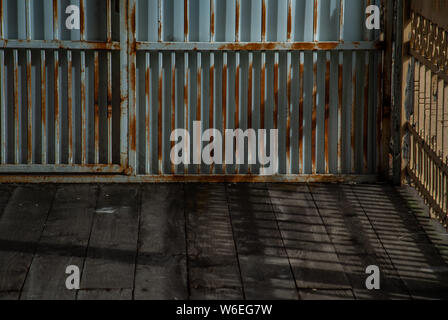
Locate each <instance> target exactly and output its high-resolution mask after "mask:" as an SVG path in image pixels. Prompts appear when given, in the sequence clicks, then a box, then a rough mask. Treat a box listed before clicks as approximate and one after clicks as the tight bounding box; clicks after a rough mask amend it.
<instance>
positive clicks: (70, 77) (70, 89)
mask: <svg viewBox="0 0 448 320" xmlns="http://www.w3.org/2000/svg"><path fill="white" fill-rule="evenodd" d="M67 60H68V62H67V71H68V72H67V78H68V79H67V80H68V81H67V91H68V92H67V98H68V102H67V109H68V110H67V118H68V120H67V122H68V161H69V163H70V164H71V163H73V119H72V117H73V71H72V70H73V62H72V52H71V51H67ZM95 62H96V61H95ZM95 85H96V82H95ZM95 111H96V109H95Z"/></svg>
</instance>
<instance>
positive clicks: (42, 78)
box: [40, 51, 47, 164]
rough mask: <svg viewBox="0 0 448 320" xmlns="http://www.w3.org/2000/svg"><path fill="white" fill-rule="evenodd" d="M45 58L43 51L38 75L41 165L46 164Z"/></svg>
mask: <svg viewBox="0 0 448 320" xmlns="http://www.w3.org/2000/svg"><path fill="white" fill-rule="evenodd" d="M46 64H47V62H46V57H45V51H42V52H41V65H40V68H41V71H40V72H41V73H40V90H41V104H40V105H41V123H42V164H46V163H47V86H46V79H47V73H46Z"/></svg>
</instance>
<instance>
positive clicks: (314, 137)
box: [311, 63, 317, 172]
mask: <svg viewBox="0 0 448 320" xmlns="http://www.w3.org/2000/svg"><path fill="white" fill-rule="evenodd" d="M313 73H314V83H313V114H312V124H311V130H312V133H311V159H312V164H313V172H315V171H316V143H317V141H316V140H317V135H316V131H317V130H316V125H317V112H316V111H317V63H314V64H313Z"/></svg>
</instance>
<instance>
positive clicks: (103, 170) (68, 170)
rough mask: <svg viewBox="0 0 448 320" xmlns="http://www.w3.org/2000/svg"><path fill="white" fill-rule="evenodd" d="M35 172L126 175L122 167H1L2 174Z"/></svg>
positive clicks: (98, 165) (88, 165)
mask: <svg viewBox="0 0 448 320" xmlns="http://www.w3.org/2000/svg"><path fill="white" fill-rule="evenodd" d="M26 171H28V172H33V173H47V174H57V173H94V174H111V173H124V171H125V170H124V169H123V167H122V166H120V165H101V164H97V165H90V164H83V165H75V164H72V165H63V164H59V165H36V164H35V165H33V166H32V167H30V166H29V165H1V166H0V173H20V172H22V173H23V172H26Z"/></svg>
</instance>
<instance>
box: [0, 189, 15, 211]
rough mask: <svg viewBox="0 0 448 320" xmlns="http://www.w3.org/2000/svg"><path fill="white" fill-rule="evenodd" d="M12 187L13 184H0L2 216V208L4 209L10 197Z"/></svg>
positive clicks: (0, 209) (12, 190)
mask: <svg viewBox="0 0 448 320" xmlns="http://www.w3.org/2000/svg"><path fill="white" fill-rule="evenodd" d="M14 189H15V187H13V186H10V185H4V184H0V217H1V216H2V214H3V210H5V207H6V205H7V204H8V201H9V199H10V198H11V195H12V193H13V192H14Z"/></svg>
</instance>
